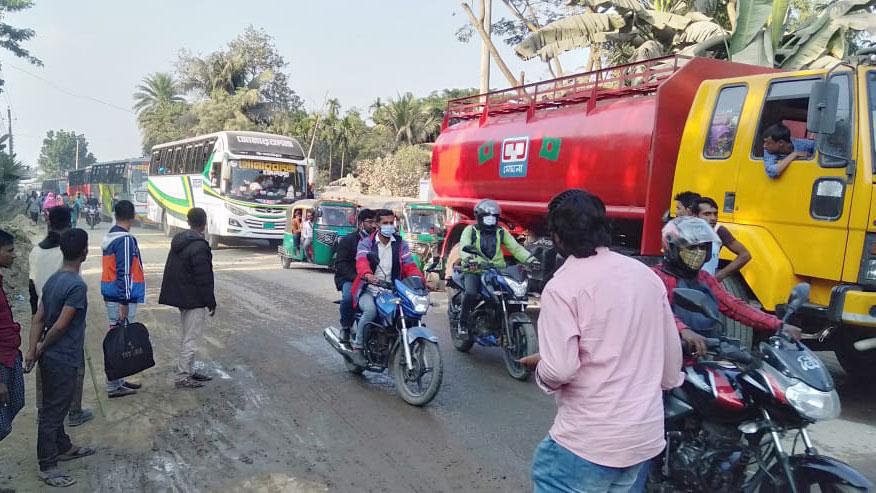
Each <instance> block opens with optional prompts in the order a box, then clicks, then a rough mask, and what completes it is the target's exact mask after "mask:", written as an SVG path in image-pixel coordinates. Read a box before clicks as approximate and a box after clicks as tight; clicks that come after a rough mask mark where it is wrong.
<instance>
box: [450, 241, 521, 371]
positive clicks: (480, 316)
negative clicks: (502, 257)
mask: <svg viewBox="0 0 876 493" xmlns="http://www.w3.org/2000/svg"><path fill="white" fill-rule="evenodd" d="M463 251H464V252H466V253H470V254H472V255H478V256H481V254H480V252H478V250H477V248H475V247H473V246H471V245H467V246H465V247H464V248H463ZM463 277H464V274H463V271H462V268H461V267H459V266H457V267H455V268H454V270H453V277H452V279H449V280H448V282H447V285H448V287H449V288H450V289H451V294H450V300H449V302H448V304H447V314H448V317H449V319H450V336H451V339H452V340H453V347H455V348H456V349H457V350H458V351H462V352H464V353H466V352H468V351H469V350H471V348H472V346H473V345H474V344H475V343H478V344H479V345H481V346H485V347H492V346H498V347H501V348H502V349H503V351H502V357H503V359H504V361H505V369H506V370H508V373H509V374H510V375H511V377H513V378H515V379H517V380H521V381H524V380H527V379H528V378H529V375H530V373H531V370H530V369H528V368H526V367H525V366H523V365H521V364H520V363H518V362H517V360H519V359H520V358H522V357H524V356H529V355H530V354H534V353H537V352H538V334H536V332H535V326H534V325H533V323H532V319H530V318H529V315H527V313H526V306H527V304H528V303H529V293H528V282H527V273H526V270H525V268H524V267H523V266H522V265H514V266H511V267H507V268H504V269H497V268H495V267H492V266H491V267H488V268H487V269H486V270H484V272H483V273H482V274H481V292H480V300H479V302H478V304H477V305H475V307H474V308H473V310H472V313H471V315H470V319H469V320H470V323H469V324H468V328H467V332H465V333H463V332H461V331H460V327H459V317H460V316H461V314H462V299H463V297H464V296H465V282H464V281H463Z"/></svg>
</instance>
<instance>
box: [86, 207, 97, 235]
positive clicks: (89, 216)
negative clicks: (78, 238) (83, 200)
mask: <svg viewBox="0 0 876 493" xmlns="http://www.w3.org/2000/svg"><path fill="white" fill-rule="evenodd" d="M85 222H87V223H88V227H90V228H91V229H94V227H95V226H97V225H98V224H100V209H98V207H97V206H96V205H86V206H85Z"/></svg>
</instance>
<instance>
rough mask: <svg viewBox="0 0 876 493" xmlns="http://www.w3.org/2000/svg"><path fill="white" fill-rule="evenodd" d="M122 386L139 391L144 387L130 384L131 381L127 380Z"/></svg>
mask: <svg viewBox="0 0 876 493" xmlns="http://www.w3.org/2000/svg"><path fill="white" fill-rule="evenodd" d="M122 385H123V386H125V387H127V388H129V389H134V390H139V389H140V387H142V386H143V384H139V383H134V382H129V381H127V380H125V381H124V382H123V383H122Z"/></svg>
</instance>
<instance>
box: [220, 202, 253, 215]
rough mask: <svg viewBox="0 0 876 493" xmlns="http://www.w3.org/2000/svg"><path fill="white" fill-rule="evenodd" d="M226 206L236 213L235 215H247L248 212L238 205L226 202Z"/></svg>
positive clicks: (229, 210)
mask: <svg viewBox="0 0 876 493" xmlns="http://www.w3.org/2000/svg"><path fill="white" fill-rule="evenodd" d="M225 208H226V209H228V212H230V213H232V214H234V215H235V216H246V215H247V214H248V212H246V211H245V210H243V209H241V208H240V207H237V206H236V205H232V204H229V203H228V202H225Z"/></svg>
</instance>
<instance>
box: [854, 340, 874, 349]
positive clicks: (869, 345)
mask: <svg viewBox="0 0 876 493" xmlns="http://www.w3.org/2000/svg"><path fill="white" fill-rule="evenodd" d="M855 349H857V350H858V351H869V350H871V349H876V337H871V338H869V339H861V340H860V341H858V342H856V343H855Z"/></svg>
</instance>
